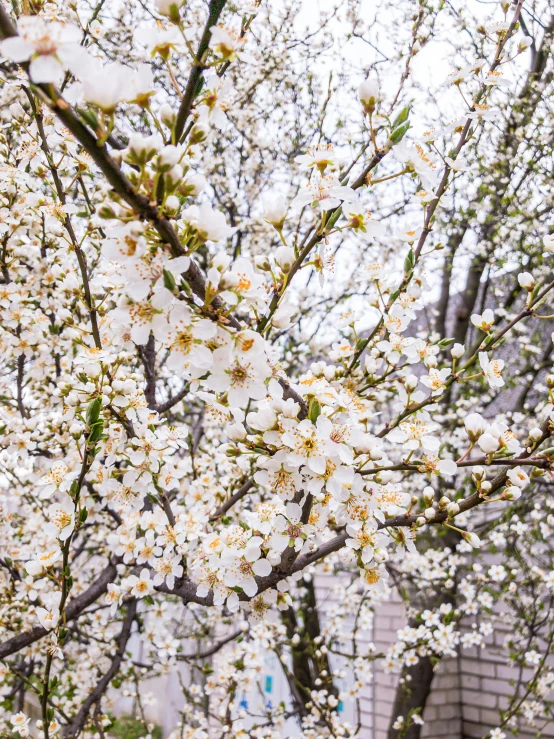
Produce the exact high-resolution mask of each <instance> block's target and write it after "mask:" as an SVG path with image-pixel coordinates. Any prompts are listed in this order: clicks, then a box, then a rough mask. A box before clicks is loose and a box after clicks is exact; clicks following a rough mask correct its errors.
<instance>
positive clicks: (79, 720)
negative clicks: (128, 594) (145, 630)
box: [63, 598, 137, 738]
mask: <svg viewBox="0 0 554 739" xmlns="http://www.w3.org/2000/svg"><path fill="white" fill-rule="evenodd" d="M136 613H137V601H136V599H135V598H132V599H131V600H129V601H127V614H126V615H125V620H124V621H123V626H122V627H121V632H120V634H119V639H118V642H117V651H116V653H115V655H114V657H113V659H112V662H111V665H110V666H109V668H108V671H107V672H106V673H105V675H103V676H102V677H101V678H100V680H99V681H98V682H97V684H96V687H95V688H94V690H93V691H92V692H91V693H90V695H89V696H88V697H87V699H86V700H85V702H84V703H83V705H82V706H81V708H80V709H79V711H78V713H77V714H76V716H75V718H74V719H73V721H72V722H71V724H69V726H66V727H65V729H64V732H63V735H64V737H66V738H67V737H77V736H79V734H80V733H81V731H82V730H83V728H84V726H85V723H86V721H87V719H88V715H89V713H90V709H91V708H92V706H93V705H94V704H98V702H99V701H100V700H101V698H102V696H103V695H104V693H105V692H106V690H107V689H108V686H109V684H110V682H111V681H112V680H113V678H114V677H115V676H116V675H117V673H118V672H119V668H120V666H121V662H122V661H123V657H124V656H125V648H126V647H127V642H128V641H129V639H130V637H131V629H132V627H133V621H134V620H135V616H136Z"/></svg>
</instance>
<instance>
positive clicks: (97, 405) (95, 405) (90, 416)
mask: <svg viewBox="0 0 554 739" xmlns="http://www.w3.org/2000/svg"><path fill="white" fill-rule="evenodd" d="M101 408H102V398H100V397H98V398H94V400H92V401H91V402H90V403H89V406H88V408H87V414H86V422H87V425H88V426H93V425H94V424H95V423H96V422H97V421H98V419H99V418H100V409H101Z"/></svg>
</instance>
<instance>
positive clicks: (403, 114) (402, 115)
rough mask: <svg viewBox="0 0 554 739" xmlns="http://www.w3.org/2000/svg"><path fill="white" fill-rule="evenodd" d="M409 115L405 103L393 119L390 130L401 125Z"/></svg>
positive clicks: (408, 107)
mask: <svg viewBox="0 0 554 739" xmlns="http://www.w3.org/2000/svg"><path fill="white" fill-rule="evenodd" d="M409 115H410V106H409V105H407V106H406V107H405V108H402V110H401V111H400V113H399V114H398V115H397V116H396V118H395V119H394V121H393V124H392V130H393V131H394V130H395V129H397V128H398V127H399V126H401V125H402V124H403V123H406V121H407V120H408V116H409Z"/></svg>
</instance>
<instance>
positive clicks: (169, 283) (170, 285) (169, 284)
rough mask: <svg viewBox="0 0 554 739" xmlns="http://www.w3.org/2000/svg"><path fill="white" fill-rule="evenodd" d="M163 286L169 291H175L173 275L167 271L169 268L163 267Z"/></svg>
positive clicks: (175, 284) (175, 285)
mask: <svg viewBox="0 0 554 739" xmlns="http://www.w3.org/2000/svg"><path fill="white" fill-rule="evenodd" d="M164 286H165V287H166V288H167V289H168V290H169V292H170V293H172V292H175V288H176V287H177V283H176V282H175V277H173V275H172V274H171V272H169V270H167V269H164Z"/></svg>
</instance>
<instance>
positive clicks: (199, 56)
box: [173, 0, 227, 143]
mask: <svg viewBox="0 0 554 739" xmlns="http://www.w3.org/2000/svg"><path fill="white" fill-rule="evenodd" d="M226 3H227V0H210V7H209V11H208V20H207V21H206V25H205V27H204V31H203V33H202V37H201V38H200V43H199V45H198V51H197V52H196V58H195V59H194V61H193V63H192V69H191V70H190V74H189V78H188V81H187V86H186V87H185V91H184V93H183V98H182V100H181V105H180V106H179V112H178V113H177V120H176V121H175V129H174V132H173V136H174V141H175V142H176V143H178V142H179V141H180V139H181V137H182V135H183V131H184V130H185V124H186V122H187V120H188V117H189V115H190V113H191V110H192V106H193V103H194V100H195V98H196V96H197V94H198V88H199V85H200V78H201V75H202V73H203V72H204V70H205V69H207V67H206V64H205V55H206V52H207V51H208V45H209V43H210V38H211V35H212V34H211V29H212V27H213V26H215V24H216V23H217V22H218V20H219V16H220V15H221V13H222V11H223V8H224V7H225V5H226Z"/></svg>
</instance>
